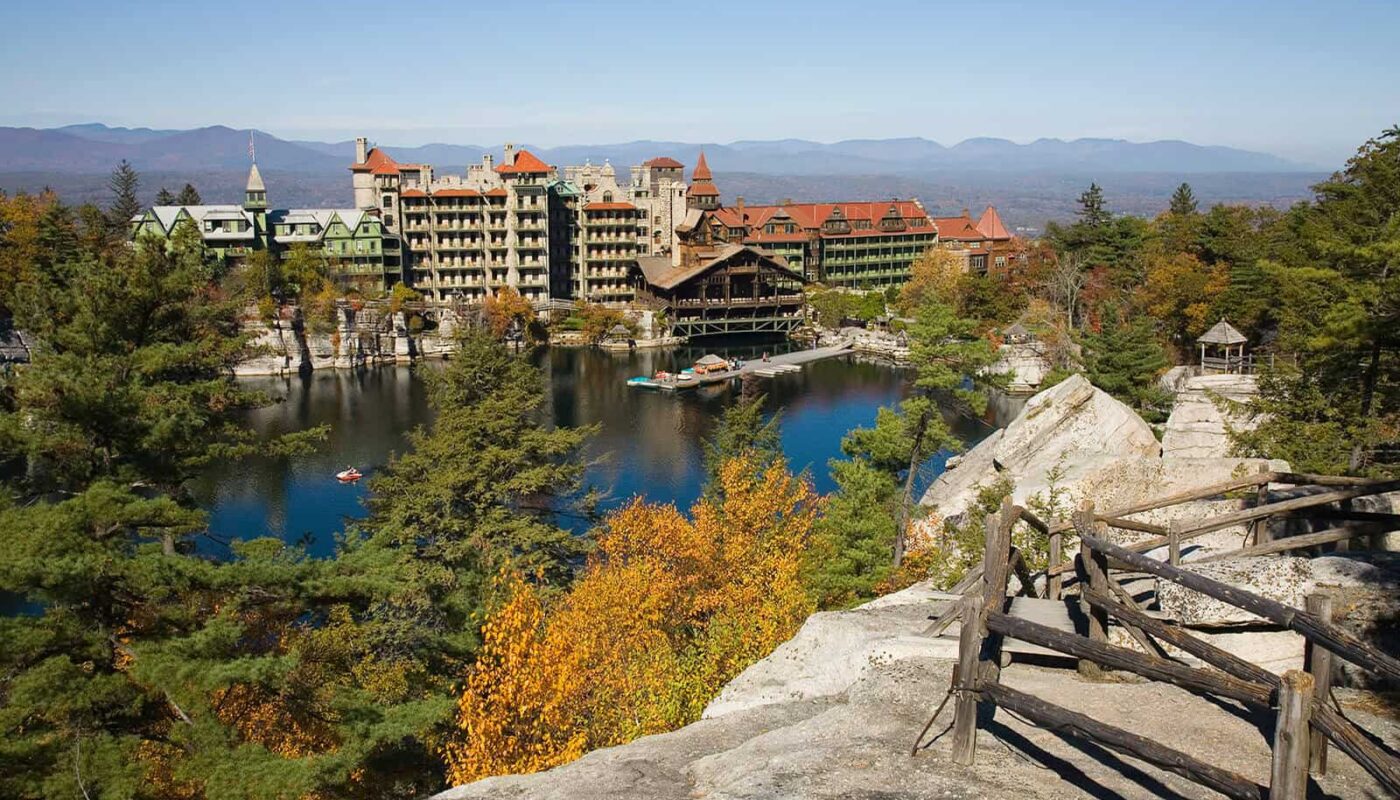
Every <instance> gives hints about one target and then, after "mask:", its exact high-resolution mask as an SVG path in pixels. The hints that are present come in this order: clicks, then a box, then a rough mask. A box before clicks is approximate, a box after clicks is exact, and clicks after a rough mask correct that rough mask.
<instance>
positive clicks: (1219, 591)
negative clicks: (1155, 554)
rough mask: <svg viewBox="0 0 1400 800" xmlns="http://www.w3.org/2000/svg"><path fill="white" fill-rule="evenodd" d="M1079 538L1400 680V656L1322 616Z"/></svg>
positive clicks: (1103, 542) (1101, 542)
mask: <svg viewBox="0 0 1400 800" xmlns="http://www.w3.org/2000/svg"><path fill="white" fill-rule="evenodd" d="M1080 538H1081V539H1082V540H1084V541H1085V543H1086V544H1088V545H1089V546H1090V547H1091V548H1093V550H1094V551H1095V552H1098V553H1103V554H1105V555H1110V556H1113V557H1114V558H1117V559H1119V560H1120V561H1123V562H1125V563H1127V564H1129V565H1131V566H1132V567H1133V568H1134V569H1138V570H1140V571H1142V572H1148V573H1151V574H1153V575H1156V576H1157V577H1159V578H1165V579H1167V580H1169V581H1171V582H1173V583H1178V584H1181V585H1182V586H1185V587H1186V588H1188V589H1193V590H1195V591H1198V592H1200V593H1201V594H1204V595H1208V596H1210V597H1213V598H1215V599H1216V600H1220V601H1221V602H1225V603H1229V604H1230V605H1233V606H1235V607H1237V608H1242V609H1244V610H1245V611H1248V612H1250V613H1251V614H1257V615H1259V616H1261V617H1263V618H1264V619H1267V620H1269V621H1270V622H1273V623H1275V624H1277V625H1282V626H1284V627H1285V628H1289V629H1291V630H1294V631H1297V632H1298V633H1301V634H1303V635H1304V636H1306V637H1308V639H1310V640H1312V641H1314V642H1316V643H1317V644H1320V645H1322V646H1323V647H1326V648H1327V649H1328V650H1331V651H1332V652H1333V653H1335V654H1336V655H1338V656H1341V657H1342V658H1345V659H1346V660H1348V661H1350V662H1351V663H1353V664H1356V665H1357V666H1359V667H1362V668H1364V669H1367V670H1370V671H1371V672H1374V673H1376V674H1378V675H1381V676H1384V677H1388V678H1391V679H1396V680H1400V659H1396V658H1395V657H1394V656H1391V655H1388V654H1387V653H1384V652H1382V651H1381V650H1380V648H1378V647H1376V646H1374V645H1372V644H1369V643H1367V642H1364V641H1362V640H1361V639H1359V638H1357V637H1356V636H1354V635H1353V634H1352V633H1351V632H1349V631H1347V630H1344V629H1343V628H1340V627H1338V626H1337V625H1334V624H1332V623H1330V622H1323V621H1322V620H1319V619H1318V618H1317V617H1315V616H1313V615H1312V614H1309V613H1308V612H1306V611H1301V610H1299V609H1296V608H1293V607H1291V606H1286V605H1284V604H1283V603H1280V602H1278V601H1276V600H1270V599H1269V598H1267V597H1261V596H1260V595H1257V594H1254V593H1253V592H1250V591H1247V590H1245V589H1240V588H1238V587H1235V586H1231V585H1229V584H1226V583H1221V582H1220V581H1217V580H1212V579H1211V578H1207V577H1205V576H1203V575H1197V574H1196V573H1194V572H1188V571H1186V570H1183V569H1181V568H1179V567H1173V566H1172V565H1170V564H1164V563H1162V562H1161V561H1158V560H1156V559H1153V558H1148V557H1146V556H1144V555H1141V554H1139V553H1134V552H1132V551H1131V550H1128V549H1127V548H1124V547H1120V546H1118V545H1116V544H1114V543H1112V542H1110V541H1108V540H1107V539H1104V538H1101V537H1099V536H1095V535H1093V534H1087V535H1086V534H1084V533H1081V534H1080Z"/></svg>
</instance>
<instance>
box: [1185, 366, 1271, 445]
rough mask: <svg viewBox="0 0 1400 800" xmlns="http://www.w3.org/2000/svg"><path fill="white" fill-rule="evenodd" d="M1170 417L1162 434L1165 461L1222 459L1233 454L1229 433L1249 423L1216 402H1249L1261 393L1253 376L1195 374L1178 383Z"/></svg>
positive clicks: (1244, 427)
mask: <svg viewBox="0 0 1400 800" xmlns="http://www.w3.org/2000/svg"><path fill="white" fill-rule="evenodd" d="M1178 385H1179V388H1178V389H1177V391H1176V401H1175V402H1174V403H1173V405H1172V413H1171V416H1170V417H1168V418H1167V425H1166V429H1165V430H1164V431H1163V433H1162V455H1163V457H1164V458H1222V457H1225V456H1228V455H1230V452H1231V445H1230V437H1229V434H1228V432H1227V430H1226V428H1227V426H1228V427H1233V428H1235V429H1236V430H1242V429H1246V428H1248V427H1249V426H1250V422H1249V420H1248V419H1247V418H1245V417H1244V416H1242V415H1240V414H1238V413H1233V412H1231V411H1230V410H1229V408H1228V405H1225V407H1222V404H1221V403H1219V402H1217V399H1219V400H1223V401H1227V402H1228V401H1232V402H1246V401H1248V400H1249V399H1251V398H1253V397H1254V396H1255V395H1257V394H1258V393H1259V389H1258V384H1257V383H1256V382H1255V380H1254V376H1253V375H1196V376H1194V377H1189V378H1187V379H1186V380H1185V381H1184V382H1179V384H1178Z"/></svg>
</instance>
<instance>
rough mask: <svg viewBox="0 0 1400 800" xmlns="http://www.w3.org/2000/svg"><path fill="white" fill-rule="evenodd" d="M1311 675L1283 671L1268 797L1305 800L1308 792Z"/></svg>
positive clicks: (1311, 697)
mask: <svg viewBox="0 0 1400 800" xmlns="http://www.w3.org/2000/svg"><path fill="white" fill-rule="evenodd" d="M1312 700H1313V677H1312V676H1311V675H1309V674H1308V673H1306V672H1303V671H1302V670H1296V669H1290V670H1289V671H1287V672H1285V673H1283V680H1282V681H1281V682H1280V683H1279V689H1278V720H1277V722H1276V723H1275V725H1274V762H1273V769H1272V770H1270V773H1269V800H1304V798H1306V797H1307V795H1308V716H1309V712H1310V711H1311V709H1312Z"/></svg>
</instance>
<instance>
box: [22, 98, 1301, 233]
mask: <svg viewBox="0 0 1400 800" xmlns="http://www.w3.org/2000/svg"><path fill="white" fill-rule="evenodd" d="M254 138H255V142H256V144H257V154H258V166H259V167H260V168H261V170H262V173H263V177H264V178H265V179H266V181H267V185H268V190H269V195H270V199H271V200H272V202H273V203H274V204H276V205H278V206H279V207H320V208H325V207H345V206H348V205H350V204H351V202H352V199H351V188H350V173H349V171H348V170H347V169H346V168H347V167H348V166H349V165H350V162H351V161H353V160H354V154H355V144H354V142H308V141H288V140H284V139H279V138H277V137H275V136H272V135H270V134H266V133H261V132H254ZM523 146H525V147H529V148H530V149H531V150H532V151H534V152H535V153H536V155H538V156H540V157H541V158H543V159H544V160H545V161H547V162H548V163H551V164H559V165H564V164H582V163H584V162H585V161H592V162H593V163H595V164H598V163H602V162H603V161H604V160H608V161H611V162H612V164H613V165H615V166H616V167H617V168H618V171H619V172H620V173H622V174H621V175H620V176H619V177H622V178H623V179H624V180H625V179H626V177H625V176H626V170H627V167H629V166H631V165H633V164H639V163H641V162H643V161H645V160H646V159H648V158H652V157H654V156H660V155H668V156H671V157H673V158H676V159H679V160H680V161H682V162H683V163H685V164H686V165H687V167H689V166H693V165H694V164H695V156H696V154H697V153H698V152H699V150H700V148H701V146H702V145H700V144H699V143H694V142H690V143H687V142H655V141H643V142H628V143H626V144H610V145H571V146H566V147H552V148H546V147H533V146H531V145H529V144H525V145H523ZM384 147H385V149H386V150H388V151H389V153H390V154H392V155H393V157H394V158H395V159H397V160H398V161H400V162H405V163H428V164H432V165H433V166H434V167H435V168H436V170H437V173H438V174H439V175H441V174H445V173H448V172H460V171H461V170H462V169H463V168H464V167H465V165H466V164H468V163H473V162H476V161H478V160H479V159H480V158H481V156H482V154H483V153H488V152H489V153H492V154H494V155H496V157H497V158H499V157H500V153H501V148H500V147H499V146H495V147H489V148H488V147H477V146H472V145H451V144H430V145H423V146H421V147H395V146H394V145H392V144H386V145H384ZM703 147H704V149H705V157H706V159H707V160H708V161H709V163H710V166H711V167H712V168H713V169H714V171H715V173H716V182H717V183H718V185H719V187H720V191H721V192H723V195H724V199H725V200H726V202H732V201H733V200H734V198H736V197H739V196H743V197H745V198H746V199H747V200H748V202H750V203H763V202H777V201H780V200H782V199H784V198H794V199H798V200H806V201H820V200H882V199H888V198H891V197H918V198H920V199H921V200H923V202H924V205H925V206H926V207H927V208H928V209H929V210H930V211H931V212H934V213H937V214H957V213H959V211H961V209H962V208H964V207H966V208H970V209H972V210H973V211H974V212H975V211H976V210H978V209H980V208H982V207H983V206H985V205H986V204H988V203H992V204H995V205H996V206H997V208H998V210H1000V211H1001V215H1002V218H1003V219H1004V220H1006V222H1007V224H1008V225H1011V226H1013V227H1019V228H1022V229H1024V230H1026V231H1034V230H1036V229H1038V228H1040V227H1041V226H1043V225H1044V224H1045V221H1046V220H1051V219H1056V220H1064V219H1070V218H1072V217H1073V215H1074V213H1075V210H1076V209H1077V207H1078V206H1077V205H1076V202H1075V198H1077V197H1078V196H1079V193H1080V192H1082V191H1083V190H1084V187H1085V186H1087V185H1088V184H1089V182H1090V181H1097V182H1098V183H1099V184H1101V185H1102V186H1103V187H1104V192H1105V193H1106V195H1107V196H1108V200H1109V204H1110V206H1111V208H1112V209H1113V211H1114V212H1116V213H1127V214H1139V215H1152V214H1156V213H1158V212H1159V211H1161V210H1162V209H1163V208H1165V207H1166V205H1167V200H1168V198H1169V197H1170V195H1171V192H1172V190H1173V189H1174V188H1176V186H1177V185H1178V184H1179V183H1181V182H1182V181H1189V182H1190V183H1191V185H1192V187H1193V188H1194V189H1195V192H1196V197H1197V198H1199V200H1200V201H1201V204H1202V205H1203V206H1204V205H1208V204H1211V203H1215V202H1227V203H1248V204H1251V205H1257V204H1271V205H1274V206H1277V207H1285V206H1287V205H1289V204H1291V203H1294V202H1297V201H1298V200H1302V199H1306V198H1307V197H1309V196H1310V193H1309V190H1308V186H1309V185H1311V184H1313V183H1316V182H1317V181H1319V180H1321V179H1322V178H1323V177H1324V174H1323V173H1322V172H1320V171H1316V170H1313V171H1305V170H1307V167H1304V166H1300V165H1297V164H1293V163H1290V162H1288V161H1284V160H1283V159H1280V158H1276V157H1274V156H1271V155H1266V154H1262V153H1251V152H1247V151H1244V150H1235V149H1231V148H1228V147H1202V146H1199V145H1193V144H1188V143H1186V142H1148V143H1133V142H1126V141H1121V140H1109V139H1077V140H1075V141H1072V142H1064V141H1060V140H1057V139H1040V140H1038V141H1035V142H1031V143H1030V144H1024V145H1019V144H1015V143H1014V142H1009V141H1006V140H1004V139H969V140H967V141H965V142H960V143H959V144H956V145H954V146H952V147H945V146H943V145H941V144H939V143H937V142H933V141H929V140H928V139H917V138H914V139H852V140H848V141H844V142H836V143H834V144H822V143H820V142H809V141H805V140H801V139H783V140H778V141H740V142H731V143H729V144H723V145H721V144H705V145H703ZM121 159H127V160H128V161H130V162H131V163H132V164H133V165H134V166H135V167H136V169H137V170H138V171H139V172H140V173H141V189H140V193H139V199H140V201H141V202H142V203H151V202H153V201H154V199H155V195H156V192H157V190H159V189H160V188H162V187H165V188H168V189H170V190H171V191H178V190H179V188H180V187H181V186H183V185H184V184H185V183H186V182H190V183H193V184H194V185H195V186H196V187H197V188H198V189H199V191H200V192H201V194H203V196H204V200H205V202H213V203H236V202H239V201H240V200H241V199H242V197H243V184H244V182H245V180H246V179H247V176H248V131H247V130H246V129H245V130H234V129H232V128H226V127H210V128H199V129H197V130H188V131H186V130H153V129H150V128H110V127H107V126H106V125H101V124H96V123H93V124H87V125H69V126H67V127H63V128H52V129H45V130H36V129H33V128H0V191H7V192H16V191H30V192H33V191H38V190H40V189H43V188H45V187H49V188H53V189H55V190H56V191H57V192H58V193H59V196H60V197H62V198H63V199H64V200H65V201H67V202H70V203H82V202H95V203H99V204H105V203H106V202H108V200H109V199H110V192H109V190H108V188H107V175H108V173H109V172H110V171H111V169H112V167H113V166H114V165H115V164H116V163H117V162H118V161H120V160H121Z"/></svg>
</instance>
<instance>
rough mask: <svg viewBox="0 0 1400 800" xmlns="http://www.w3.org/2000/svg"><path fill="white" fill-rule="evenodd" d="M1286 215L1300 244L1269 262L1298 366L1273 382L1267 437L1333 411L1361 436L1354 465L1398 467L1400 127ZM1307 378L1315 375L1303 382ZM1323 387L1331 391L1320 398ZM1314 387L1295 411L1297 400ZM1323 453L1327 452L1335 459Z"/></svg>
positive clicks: (1262, 438) (1259, 406)
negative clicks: (1294, 400)
mask: <svg viewBox="0 0 1400 800" xmlns="http://www.w3.org/2000/svg"><path fill="white" fill-rule="evenodd" d="M1314 189H1315V190H1316V192H1317V200H1316V201H1315V202H1314V203H1313V204H1311V205H1310V206H1306V207H1302V208H1299V209H1296V210H1295V211H1294V212H1293V213H1291V214H1290V215H1289V218H1288V219H1287V220H1286V224H1287V225H1288V226H1290V228H1291V229H1292V230H1293V231H1294V232H1295V234H1296V235H1297V237H1298V240H1299V245H1298V246H1297V247H1296V248H1284V249H1282V250H1281V251H1280V253H1279V255H1280V256H1281V257H1282V263H1271V264H1267V265H1266V266H1265V270H1266V273H1267V275H1268V276H1269V277H1270V278H1271V279H1272V282H1273V283H1274V285H1275V287H1276V291H1277V293H1278V302H1277V303H1276V304H1275V306H1274V313H1275V314H1276V315H1277V318H1278V321H1279V322H1278V327H1279V337H1278V342H1279V344H1280V345H1281V346H1282V347H1283V348H1285V349H1287V350H1291V351H1293V352H1294V353H1296V354H1297V356H1298V363H1299V367H1300V369H1299V370H1298V371H1297V372H1292V371H1289V372H1288V373H1282V372H1281V373H1280V375H1279V376H1278V378H1279V379H1278V380H1277V381H1275V382H1273V383H1271V384H1270V383H1266V384H1264V385H1263V386H1261V389H1264V388H1267V389H1268V391H1267V393H1265V392H1263V391H1261V395H1260V397H1259V400H1258V402H1257V403H1256V404H1254V406H1253V410H1254V411H1255V412H1256V413H1257V414H1258V415H1259V422H1260V427H1261V428H1263V429H1264V430H1263V431H1262V432H1260V433H1259V435H1258V436H1257V437H1256V438H1255V441H1256V442H1268V441H1275V442H1276V441H1282V440H1283V438H1284V433H1285V432H1287V431H1288V429H1289V426H1294V425H1299V424H1310V423H1314V422H1318V421H1319V420H1322V421H1325V422H1326V424H1329V425H1337V426H1340V432H1339V433H1338V434H1337V435H1338V436H1340V437H1341V438H1343V439H1344V440H1345V441H1347V442H1348V443H1349V444H1350V447H1351V453H1350V457H1349V459H1348V462H1347V469H1348V470H1349V471H1352V472H1363V471H1365V472H1374V473H1381V474H1395V473H1396V472H1397V471H1400V463H1396V462H1397V461H1400V458H1397V457H1396V456H1395V455H1393V452H1394V450H1395V448H1396V443H1397V440H1400V436H1397V435H1396V433H1395V431H1396V430H1400V357H1398V356H1397V354H1400V257H1397V254H1400V129H1397V128H1392V129H1390V130H1387V131H1386V132H1384V133H1383V134H1381V135H1380V136H1379V137H1377V138H1375V139H1372V140H1370V141H1368V142H1366V144H1364V145H1362V147H1361V148H1360V150H1358V152H1357V154H1356V155H1355V156H1354V157H1352V159H1351V160H1350V161H1348V162H1347V166H1346V168H1345V169H1344V170H1343V171H1341V172H1339V173H1337V174H1335V175H1333V176H1332V177H1331V179H1329V180H1327V181H1325V182H1323V183H1321V184H1319V185H1317V186H1316V187H1314ZM1303 381H1306V382H1308V383H1307V384H1306V385H1303V384H1300V382H1303ZM1318 395H1320V397H1319V396H1318ZM1290 397H1308V398H1310V401H1309V402H1307V403H1299V404H1297V408H1296V410H1290V408H1291V406H1290V405H1289V403H1287V402H1286V400H1287V399H1288V398H1290ZM1326 460H1327V457H1326V456H1325V455H1319V457H1318V458H1317V459H1316V461H1318V462H1323V461H1326Z"/></svg>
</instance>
